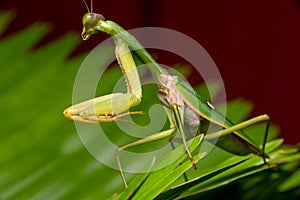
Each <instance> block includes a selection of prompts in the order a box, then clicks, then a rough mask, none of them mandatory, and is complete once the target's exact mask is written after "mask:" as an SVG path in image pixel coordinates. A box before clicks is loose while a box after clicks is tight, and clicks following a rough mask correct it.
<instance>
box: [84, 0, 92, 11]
mask: <svg viewBox="0 0 300 200" xmlns="http://www.w3.org/2000/svg"><path fill="white" fill-rule="evenodd" d="M83 3H84V5H85V7H86V9H87V10H88V12H89V13H91V11H92V12H93V1H92V0H91V11H90V9H89V6H88V5H87V3H86V1H85V0H83Z"/></svg>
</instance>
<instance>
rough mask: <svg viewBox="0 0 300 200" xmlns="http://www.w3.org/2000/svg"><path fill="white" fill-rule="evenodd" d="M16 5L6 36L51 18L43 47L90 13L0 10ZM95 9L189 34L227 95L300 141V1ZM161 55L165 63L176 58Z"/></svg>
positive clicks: (200, 0) (41, 7)
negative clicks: (214, 68) (251, 106)
mask: <svg viewBox="0 0 300 200" xmlns="http://www.w3.org/2000/svg"><path fill="white" fill-rule="evenodd" d="M11 9H12V10H15V11H16V12H17V17H16V18H15V20H14V21H12V23H11V25H10V26H9V28H8V29H7V31H6V32H5V34H4V35H3V36H2V37H5V35H8V34H10V33H12V32H14V31H17V30H20V29H22V28H24V27H26V26H27V25H29V24H31V23H34V22H36V21H43V22H50V23H51V24H52V27H53V30H52V32H51V33H50V34H49V35H47V37H45V38H44V40H43V41H41V43H40V45H42V44H44V43H45V42H49V41H51V40H53V39H55V38H57V37H59V36H61V35H63V34H64V33H66V32H68V31H71V30H75V31H78V32H81V29H82V24H81V18H82V16H83V14H85V13H86V8H85V6H84V4H83V2H82V1H81V0H76V1H74V0H73V1H59V0H51V1H38V0H26V1H20V0H19V1H17V0H2V1H0V10H11ZM94 11H95V12H99V13H101V14H103V15H104V16H106V18H108V19H111V20H113V21H116V22H117V23H119V24H120V25H122V26H123V27H124V28H126V29H131V28H137V27H145V26H156V27H165V28H170V29H174V30H177V31H180V32H182V33H184V34H187V35H188V36H190V37H192V38H193V39H195V40H196V41H198V42H199V43H200V44H201V45H202V46H203V47H204V48H205V49H206V50H207V51H208V52H209V54H210V55H211V57H212V58H213V59H214V61H215V63H216V64H217V66H218V68H219V70H220V72H221V74H222V77H223V80H224V83H225V87H226V92H227V97H228V99H233V98H237V97H245V98H246V99H248V100H251V101H252V102H254V103H255V108H254V112H253V113H252V115H253V116H255V115H258V114H263V113H268V114H269V115H270V116H271V119H272V121H273V122H274V123H276V124H278V125H279V126H280V127H281V136H282V137H284V138H285V142H286V143H291V144H295V143H297V142H300V133H298V130H297V128H298V127H297V124H298V123H300V122H298V116H299V113H300V112H299V111H300V108H299V107H298V106H297V104H298V102H300V94H299V86H300V84H299V83H300V76H299V75H300V73H299V72H300V70H299V68H300V38H299V36H300V2H299V1H297V0H264V1H261V0H253V1H240V0H231V1H226V0H210V1H206V0H191V1H176V0H172V1H171V0H164V1H158V0H151V1H150V0H149V1H146V0H127V1H111V0H110V1H108V0H94ZM78 37H80V34H78ZM105 38H107V36H106V35H105V34H98V35H97V37H93V40H89V41H87V42H84V43H82V45H80V46H79V48H78V49H77V50H76V52H74V55H76V54H78V53H80V52H82V51H86V50H89V49H91V48H93V47H94V46H95V45H96V44H98V43H99V42H100V41H102V40H103V39H105ZM159 59H160V60H159V62H161V63H165V64H168V65H173V64H176V63H178V61H177V60H170V59H167V58H161V57H159ZM193 81H195V80H193Z"/></svg>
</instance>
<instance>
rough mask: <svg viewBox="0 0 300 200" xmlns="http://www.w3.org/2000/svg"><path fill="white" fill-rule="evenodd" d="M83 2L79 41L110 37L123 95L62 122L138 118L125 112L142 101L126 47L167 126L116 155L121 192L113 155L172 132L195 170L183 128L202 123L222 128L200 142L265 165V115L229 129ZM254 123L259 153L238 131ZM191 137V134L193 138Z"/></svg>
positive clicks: (92, 103) (72, 111) (69, 113)
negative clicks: (154, 91)
mask: <svg viewBox="0 0 300 200" xmlns="http://www.w3.org/2000/svg"><path fill="white" fill-rule="evenodd" d="M84 3H85V5H86V7H87V9H88V13H86V14H85V15H84V16H83V19H82V23H83V31H82V34H81V36H82V39H83V40H88V39H89V38H90V37H91V36H92V35H93V34H96V33H98V32H105V33H107V34H109V35H111V36H112V37H113V39H114V42H115V54H116V58H117V60H118V64H119V66H120V68H121V70H122V72H123V76H124V78H125V82H126V86H127V93H113V94H108V95H105V96H102V97H97V98H95V99H91V100H88V101H85V102H82V103H79V104H77V105H73V106H71V107H69V108H67V109H66V110H65V111H64V115H65V116H66V117H67V118H68V119H71V120H76V121H80V122H86V123H102V122H114V121H117V120H120V121H122V119H120V118H121V117H123V116H125V115H130V114H143V112H141V111H136V112H129V111H128V109H129V108H131V107H133V106H136V105H138V104H139V103H140V102H141V99H142V89H141V83H140V79H139V75H138V72H137V69H136V64H135V60H134V58H133V56H132V55H131V52H130V49H129V48H132V49H133V50H134V51H135V52H136V54H137V55H138V57H139V59H140V60H141V61H142V62H143V63H145V64H147V65H148V67H149V69H150V71H151V73H152V76H153V77H154V78H155V79H156V80H157V87H158V98H159V100H160V101H161V103H162V104H163V106H164V108H165V111H166V114H167V116H168V119H169V121H170V128H169V129H168V130H165V131H162V132H160V133H156V134H153V135H151V136H148V137H146V138H143V139H140V140H138V141H135V142H133V143H130V144H126V145H124V146H122V147H119V148H118V149H117V150H116V160H117V165H118V167H119V171H120V174H121V178H122V181H123V183H124V185H125V187H127V182H126V179H125V175H124V173H123V170H122V166H121V162H120V159H119V153H120V152H121V151H123V150H126V149H128V148H131V147H134V146H137V145H141V144H145V143H147V142H151V141H155V140H160V139H164V138H169V140H170V141H171V140H172V139H173V137H174V134H175V133H177V132H179V133H180V135H181V137H182V142H183V145H184V147H185V151H186V153H187V155H188V157H189V159H190V160H191V163H192V165H193V167H194V168H196V162H195V161H194V159H193V157H192V155H191V152H190V150H189V148H188V146H187V144H186V134H185V130H184V126H189V127H193V128H196V131H197V132H201V131H200V130H201V124H202V123H203V122H211V123H213V124H214V125H215V126H219V127H220V128H222V130H220V131H217V132H214V133H209V134H207V135H205V139H206V140H213V139H215V138H219V140H218V142H217V143H216V145H217V146H219V147H220V148H222V149H224V150H226V151H228V152H231V153H233V154H236V155H247V154H250V153H253V154H256V155H258V156H261V157H262V158H263V162H264V163H265V164H267V161H266V158H268V155H267V154H266V153H265V150H264V149H265V144H266V141H267V137H268V130H269V125H270V119H269V116H268V115H266V114H264V115H260V116H257V117H254V118H252V119H249V120H247V121H244V122H241V123H239V124H233V123H232V122H231V121H230V120H229V119H227V118H226V117H224V116H222V115H221V114H219V113H218V112H217V111H216V110H215V108H214V107H212V106H211V105H210V103H208V102H207V101H205V100H204V99H203V98H201V96H199V95H195V93H194V92H192V91H191V89H190V88H191V86H190V85H189V83H187V82H186V81H184V80H182V79H181V78H180V77H178V76H172V75H170V74H169V73H168V72H167V70H165V69H164V68H162V67H161V66H160V65H159V64H158V63H157V62H156V61H155V60H154V58H153V57H152V56H151V55H150V54H149V53H148V52H147V51H146V50H145V49H144V48H143V46H142V45H141V44H140V43H139V42H138V41H137V39H135V38H134V36H132V35H131V34H130V33H128V32H127V31H126V30H124V29H123V28H122V27H121V26H119V25H118V24H116V23H115V22H113V21H110V20H105V19H104V17H103V16H102V15H101V14H97V13H94V12H93V9H92V1H91V10H89V8H88V6H87V4H86V2H85V1H84ZM113 105H114V106H113ZM200 121H201V124H200ZM195 122H196V123H195ZM259 122H265V123H266V129H265V134H264V139H263V143H262V148H260V147H259V146H258V145H256V144H255V143H254V142H252V141H251V139H250V138H249V137H248V136H247V135H246V134H245V133H244V132H243V131H242V129H244V128H246V127H249V126H252V125H254V124H256V123H259ZM194 134H195V135H196V134H198V133H194ZM201 134H202V132H201ZM205 134H206V133H205Z"/></svg>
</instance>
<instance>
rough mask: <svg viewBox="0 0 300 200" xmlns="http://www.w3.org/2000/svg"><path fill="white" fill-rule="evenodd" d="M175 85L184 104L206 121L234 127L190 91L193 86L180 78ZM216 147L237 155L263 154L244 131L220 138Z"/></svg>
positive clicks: (223, 126) (237, 131) (224, 126)
mask: <svg viewBox="0 0 300 200" xmlns="http://www.w3.org/2000/svg"><path fill="white" fill-rule="evenodd" d="M175 85H176V89H177V90H178V92H179V94H180V95H181V97H182V99H183V100H184V102H185V103H186V104H187V105H188V106H189V107H190V108H191V109H192V110H193V111H194V112H195V113H197V114H199V115H200V116H201V117H203V118H204V119H205V120H208V121H210V122H212V123H214V124H216V125H218V126H220V127H222V128H224V129H226V128H229V127H232V126H234V123H232V122H231V121H230V120H229V119H228V118H226V117H225V116H223V115H222V114H221V113H220V112H218V111H217V110H216V109H214V108H213V107H212V106H210V105H209V104H208V103H207V101H205V100H204V99H203V98H202V97H201V96H199V95H198V94H196V93H195V92H194V91H192V90H191V89H189V88H191V86H190V85H189V84H188V83H187V82H185V81H183V80H181V79H180V78H178V79H177V83H175ZM184 117H188V116H184ZM216 145H217V146H219V147H221V148H222V149H224V150H226V151H229V152H231V153H234V154H237V155H246V154H249V153H254V154H257V155H262V154H263V153H262V150H261V148H260V147H259V146H257V145H256V144H255V143H254V142H253V141H252V140H251V139H250V138H249V137H248V136H247V135H246V134H245V133H244V132H243V131H242V130H235V131H233V132H232V133H231V134H228V135H226V136H222V137H220V138H219V139H218V142H217V143H216Z"/></svg>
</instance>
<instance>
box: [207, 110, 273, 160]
mask: <svg viewBox="0 0 300 200" xmlns="http://www.w3.org/2000/svg"><path fill="white" fill-rule="evenodd" d="M260 122H266V128H265V134H264V138H263V142H262V148H260V147H258V146H257V145H255V144H254V143H253V142H252V141H251V140H249V139H248V138H246V137H245V136H243V135H241V134H239V133H240V132H238V131H240V130H242V129H244V128H247V127H249V126H252V125H255V124H257V123H260ZM269 127H270V117H269V116H268V115H266V114H265V115H260V116H257V117H254V118H252V119H249V120H246V121H244V122H241V123H239V124H236V125H234V126H231V127H228V128H225V129H223V130H220V131H217V132H214V133H210V134H207V135H206V136H205V138H206V139H207V140H212V139H216V138H219V141H220V140H222V141H223V143H220V144H219V143H217V146H219V147H221V148H222V149H224V150H226V151H229V152H231V153H234V154H237V155H246V154H249V153H254V154H257V155H259V156H261V157H262V158H263V162H264V163H265V164H268V163H267V160H266V158H268V157H269V156H268V155H267V154H266V153H265V146H266V143H267V138H268V132H269ZM219 141H218V142H219Z"/></svg>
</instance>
